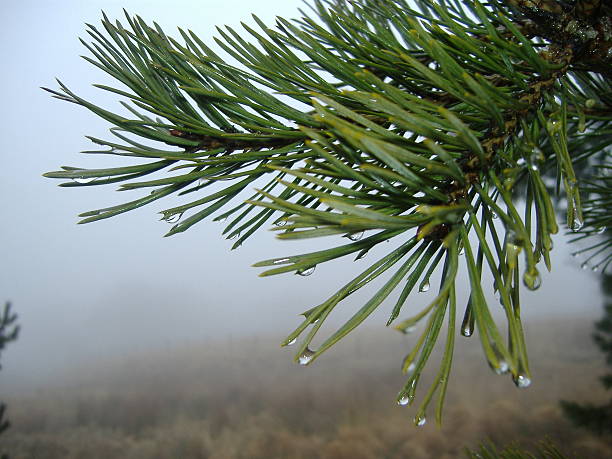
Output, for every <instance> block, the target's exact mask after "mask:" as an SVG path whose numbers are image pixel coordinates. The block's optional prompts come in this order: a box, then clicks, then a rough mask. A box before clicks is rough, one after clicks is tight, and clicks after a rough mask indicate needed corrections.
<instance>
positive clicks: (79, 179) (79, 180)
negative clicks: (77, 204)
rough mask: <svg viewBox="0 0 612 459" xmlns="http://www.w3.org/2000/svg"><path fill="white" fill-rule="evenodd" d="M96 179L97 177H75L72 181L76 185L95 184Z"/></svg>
mask: <svg viewBox="0 0 612 459" xmlns="http://www.w3.org/2000/svg"><path fill="white" fill-rule="evenodd" d="M95 179H96V178H95V177H75V178H73V179H72V181H73V182H76V183H90V182H93V181H94V180H95Z"/></svg>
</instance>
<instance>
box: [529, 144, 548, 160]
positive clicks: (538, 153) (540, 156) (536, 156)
mask: <svg viewBox="0 0 612 459" xmlns="http://www.w3.org/2000/svg"><path fill="white" fill-rule="evenodd" d="M545 159H546V157H545V156H544V152H543V151H542V150H541V149H540V148H539V147H533V150H531V162H532V163H539V162H542V161H544V160H545Z"/></svg>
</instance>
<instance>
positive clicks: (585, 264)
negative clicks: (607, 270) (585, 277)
mask: <svg viewBox="0 0 612 459" xmlns="http://www.w3.org/2000/svg"><path fill="white" fill-rule="evenodd" d="M588 267H589V264H588V263H587V262H586V261H585V262H584V263H582V264H581V265H580V268H582V269H587V268H588Z"/></svg>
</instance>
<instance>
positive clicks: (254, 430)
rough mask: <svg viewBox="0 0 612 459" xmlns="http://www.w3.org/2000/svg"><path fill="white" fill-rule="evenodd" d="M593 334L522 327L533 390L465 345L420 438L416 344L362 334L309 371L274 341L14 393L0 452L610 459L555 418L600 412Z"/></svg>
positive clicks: (48, 458) (172, 353)
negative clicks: (509, 454) (522, 452)
mask: <svg viewBox="0 0 612 459" xmlns="http://www.w3.org/2000/svg"><path fill="white" fill-rule="evenodd" d="M591 332H592V323H591V322H586V321H584V322H581V321H580V320H579V319H576V320H567V321H565V322H563V321H559V320H558V319H557V320H555V321H544V320H541V321H539V322H534V323H528V324H527V340H528V345H529V348H530V355H531V365H532V373H533V384H532V385H531V387H529V388H527V389H517V388H516V387H515V386H514V384H513V383H512V381H511V379H510V377H509V376H497V375H495V374H494V373H493V372H491V371H490V370H489V369H488V367H487V365H486V363H485V362H484V360H483V357H482V351H481V350H480V347H479V343H478V338H477V337H473V338H470V339H465V338H461V337H460V339H458V341H459V342H458V348H457V350H456V357H455V363H454V369H453V373H452V375H451V378H452V381H451V383H450V386H449V393H448V396H447V401H446V408H445V417H444V423H443V426H442V427H441V428H438V427H437V426H436V425H435V423H434V422H433V414H432V415H431V419H429V422H428V423H427V424H426V425H425V426H424V427H415V426H414V424H413V423H412V417H413V416H414V411H415V408H414V407H412V408H411V407H399V406H397V405H396V403H395V397H396V394H397V392H398V390H399V389H400V388H401V386H402V384H403V380H404V377H403V376H402V375H401V373H400V372H399V365H400V362H401V358H402V357H403V355H404V354H405V353H407V352H408V351H409V349H410V347H411V343H412V342H413V341H414V340H415V339H416V336H412V335H408V336H406V337H404V336H400V335H399V334H397V333H394V332H392V331H390V330H376V331H375V330H372V329H366V330H361V331H357V332H355V333H353V335H352V336H350V337H348V338H347V340H346V341H345V342H342V343H340V344H339V345H338V346H337V347H336V348H335V349H332V350H331V351H330V352H328V354H327V355H324V356H322V357H321V358H320V359H319V360H317V361H316V362H314V363H313V364H312V365H311V366H309V367H307V368H303V367H300V366H298V365H297V364H295V363H293V361H292V354H291V348H289V349H279V348H278V344H277V343H278V342H279V341H280V339H279V338H278V337H270V336H265V337H250V338H243V339H240V340H226V341H223V342H214V343H193V344H190V345H186V346H184V347H183V348H180V349H166V350H161V351H156V352H152V353H150V354H147V355H144V354H138V355H137V354H135V355H126V356H125V357H123V358H121V359H115V360H110V361H105V362H92V363H91V364H90V365H89V366H87V367H83V366H81V367H80V368H75V369H74V371H73V372H72V373H70V374H66V375H64V377H63V381H61V380H58V381H55V382H54V383H53V384H46V385H45V386H44V387H39V388H38V389H36V390H34V391H32V390H31V389H28V390H25V391H21V393H20V392H19V391H14V392H13V394H12V395H11V396H10V397H9V398H8V400H7V401H8V404H9V411H8V415H9V417H10V419H11V421H12V427H11V429H10V430H9V431H8V432H7V433H6V434H5V436H3V438H2V439H1V440H0V441H1V443H2V445H1V447H0V450H1V451H6V452H8V453H10V457H11V458H13V459H22V458H23V459H25V458H27V459H32V458H36V459H56V458H57V459H60V458H61V459H71V458H75V459H76V458H88V459H97V458H99V459H103V458H104V459H107V458H138V459H141V458H143V459H144V458H181V459H182V458H185V459H191V458H194V459H195V458H215V459H221V458H227V459H230V458H244V459H247V458H248V459H251V458H253V459H257V458H262V459H263V458H266V459H269V458H288V459H291V458H296V459H297V458H304V459H317V458H329V459H332V458H333V459H336V458H337V459H361V458H363V459H366V458H415V459H418V458H455V457H462V456H463V452H464V448H465V447H476V446H477V445H478V444H479V443H480V442H482V441H484V440H487V439H490V440H492V441H493V442H495V443H496V444H499V445H505V444H508V443H511V442H513V443H516V444H517V445H520V446H523V447H526V448H532V447H533V445H534V444H536V443H537V442H539V441H541V440H543V439H545V438H550V439H551V440H552V441H553V442H554V443H555V444H556V445H557V446H558V447H559V449H560V450H561V451H562V452H563V453H565V454H566V455H568V456H569V457H584V458H609V457H612V441H611V440H612V439H611V438H609V437H607V438H606V437H597V436H594V435H592V434H590V433H589V432H587V431H584V430H581V429H576V428H574V427H573V426H572V425H571V424H570V423H569V422H568V421H567V420H566V419H565V418H564V417H563V415H562V413H561V411H560V409H559V405H558V401H559V400H560V399H569V400H576V401H590V402H595V403H597V402H600V403H601V402H603V401H605V400H606V397H607V396H606V394H605V392H604V390H603V388H602V387H601V385H600V384H599V381H598V376H600V375H601V374H602V373H603V372H604V371H605V364H604V360H603V356H602V355H601V353H599V351H598V350H597V348H596V347H595V346H594V344H592V342H591V338H590V336H591ZM436 361H437V360H436V358H435V356H434V358H433V359H432V360H431V361H430V376H431V374H432V373H433V371H434V370H435V369H436V366H435V363H436ZM425 379H426V380H427V378H425ZM426 380H425V382H426ZM424 389H426V386H425V385H423V386H422V387H421V395H422V393H423V390H424ZM608 397H609V396H608ZM418 400H419V399H418V397H417V401H418ZM432 411H433V410H432Z"/></svg>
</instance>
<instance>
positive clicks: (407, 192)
mask: <svg viewBox="0 0 612 459" xmlns="http://www.w3.org/2000/svg"><path fill="white" fill-rule="evenodd" d="M507 3H508V4H509V5H510V7H508V6H506V5H505V4H504V3H499V2H489V3H487V2H480V1H467V0H466V1H464V2H459V1H454V0H452V1H446V0H440V1H418V2H416V4H417V5H418V8H417V9H414V8H412V7H410V5H409V3H408V2H406V1H404V0H395V1H387V2H381V1H368V0H363V1H357V0H355V1H348V0H347V1H344V0H336V1H314V2H313V5H312V13H311V15H308V14H306V13H302V18H300V19H298V20H294V21H288V20H285V19H282V18H278V20H277V24H276V25H277V27H276V29H271V28H268V27H267V26H266V25H265V24H263V23H262V22H261V21H260V20H259V19H258V18H256V17H255V18H254V20H255V22H256V23H257V25H258V30H255V29H253V28H252V27H250V26H247V25H246V24H245V25H244V28H245V30H246V34H248V35H250V37H251V41H252V42H253V43H256V44H253V43H252V42H250V41H247V40H245V39H244V38H243V36H242V35H241V34H239V33H237V32H236V31H234V30H233V29H231V28H229V27H227V28H225V29H221V28H219V29H218V32H219V34H220V38H218V39H216V45H217V46H218V47H219V48H221V49H222V50H223V51H225V52H226V53H227V54H228V55H229V56H231V57H232V58H234V59H235V60H237V61H238V62H239V63H240V66H232V65H229V64H227V63H226V62H225V61H224V59H223V57H221V56H219V55H218V54H217V53H216V52H215V51H213V50H212V49H211V48H210V47H209V46H208V44H206V43H203V42H202V41H201V40H200V39H199V38H198V37H197V36H196V35H195V34H194V33H192V32H191V31H185V30H181V29H179V33H180V35H181V39H180V40H176V39H174V38H172V37H170V36H168V35H166V34H165V33H164V31H163V30H162V29H161V28H160V27H159V26H158V25H156V24H153V26H149V25H147V24H146V23H145V21H143V20H142V19H141V18H139V17H131V16H129V15H127V14H126V21H127V26H124V25H123V24H121V23H120V22H118V21H117V22H111V21H110V20H109V19H108V18H107V17H106V16H105V17H104V20H103V21H102V24H103V27H104V33H103V32H102V31H99V30H98V29H96V28H95V27H94V26H91V25H90V26H89V30H88V33H89V35H90V36H91V38H92V39H93V42H92V43H91V44H88V43H86V42H85V41H84V42H83V43H84V45H85V46H86V47H87V48H88V49H89V51H90V52H91V54H92V56H93V57H86V58H85V59H87V60H88V61H89V62H91V63H92V64H93V65H95V66H97V67H99V68H100V69H102V70H103V71H105V72H107V73H108V74H110V75H111V76H113V77H114V78H115V79H116V80H117V81H118V83H119V84H118V85H117V87H109V86H103V85H97V86H98V87H100V88H102V89H104V90H107V91H111V92H113V93H116V94H117V95H119V96H121V97H123V98H125V99H126V100H127V101H124V102H123V104H124V106H125V108H126V111H125V112H124V113H113V112H110V111H108V110H105V109H103V108H101V107H98V106H96V105H95V104H92V103H91V102H89V101H87V100H84V99H83V98H81V97H79V96H78V95H76V94H75V93H74V92H72V91H71V90H69V89H68V88H67V87H66V86H65V85H64V84H62V83H60V90H59V91H55V90H49V91H50V92H52V93H53V94H54V95H55V96H56V97H58V98H60V99H63V100H66V101H69V102H73V103H75V104H77V105H81V106H83V107H85V108H87V109H89V110H90V111H92V112H93V113H95V114H96V115H98V116H100V117H102V118H104V119H106V120H107V121H109V122H110V123H111V124H112V125H113V127H112V128H111V132H112V134H113V135H114V136H115V137H116V139H117V140H112V141H111V140H102V139H94V138H92V140H93V141H94V142H95V143H96V144H99V145H102V146H103V147H105V149H102V150H96V151H89V152H87V153H88V154H108V155H120V156H126V157H130V158H133V159H134V165H132V166H128V167H117V168H104V169H84V168H79V167H68V166H64V167H62V170H60V171H55V172H49V173H47V174H45V175H46V176H47V177H51V178H59V179H69V181H67V182H65V183H62V184H61V185H62V186H77V187H79V186H94V185H102V184H110V183H118V182H123V183H122V185H121V187H120V189H121V190H130V191H133V192H140V193H142V194H141V196H140V197H139V198H137V199H135V200H132V201H130V202H127V203H125V204H122V205H118V206H113V207H107V208H102V209H98V210H94V211H90V212H85V213H83V214H81V217H83V220H81V223H87V222H92V221H96V220H100V219H105V218H109V217H112V216H115V215H118V214H121V213H123V212H127V211H129V210H132V209H135V208H137V207H141V206H144V205H146V204H149V203H151V202H153V201H156V200H158V199H161V198H164V197H165V196H168V195H170V194H178V195H180V196H185V199H186V202H185V204H182V205H180V206H176V207H173V208H169V209H166V210H164V211H163V212H162V219H163V220H166V221H168V222H171V223H174V226H173V227H172V229H171V230H170V231H169V232H168V234H167V235H172V234H176V233H180V232H182V231H185V230H187V229H188V228H190V227H192V226H193V225H194V224H196V223H198V222H200V221H201V220H203V219H205V218H207V217H210V216H213V215H214V219H215V220H225V219H228V224H227V226H226V228H225V231H224V234H225V235H226V236H227V237H228V238H234V239H236V242H235V244H234V248H236V247H239V246H240V245H241V244H242V243H243V242H245V241H246V240H247V239H248V238H249V237H250V236H251V235H252V234H253V233H254V232H255V231H257V230H258V229H260V228H261V227H262V226H264V225H267V224H269V223H272V222H274V223H276V224H277V225H278V226H277V227H276V228H275V229H276V231H277V232H278V237H279V238H281V239H301V238H311V237H322V236H327V237H328V238H329V239H328V240H330V243H331V247H330V248H329V249H325V250H319V251H316V252H311V253H305V254H298V255H293V256H287V257H281V258H275V259H270V260H265V261H262V262H259V263H257V264H255V266H257V267H263V268H266V270H265V271H264V272H263V273H262V274H261V275H262V276H268V275H274V274H281V273H297V274H301V275H308V274H311V273H312V272H313V270H314V268H315V267H316V266H317V265H319V264H322V263H325V262H326V261H329V260H332V259H336V258H339V257H345V256H348V255H350V256H352V257H354V258H355V259H356V260H360V259H362V258H363V257H364V256H365V254H366V253H368V251H370V250H371V249H373V248H374V247H378V248H379V249H380V251H385V249H384V246H381V244H382V243H383V242H385V241H388V240H390V239H394V240H395V241H397V242H398V243H397V244H396V245H394V246H393V247H396V248H393V249H386V253H384V254H383V255H382V256H380V258H379V259H378V260H373V261H372V262H370V263H368V262H367V260H364V261H361V263H364V264H366V266H365V267H364V270H363V272H362V273H361V274H360V275H359V276H357V277H355V278H354V279H353V280H351V281H349V282H348V283H346V284H345V285H344V286H343V287H342V288H341V289H339V290H338V291H337V292H336V293H335V294H334V295H332V296H331V297H329V298H327V299H323V301H322V303H321V304H319V305H317V306H315V307H313V308H311V309H308V310H307V311H305V312H304V313H303V314H302V315H303V316H304V320H303V322H302V324H301V325H300V326H299V327H298V328H297V329H296V330H295V331H294V332H292V333H290V334H289V336H288V337H287V338H286V340H285V341H284V342H283V345H289V344H291V343H293V342H294V341H296V340H298V339H299V340H300V342H299V344H298V345H296V348H297V352H296V355H295V360H296V361H299V362H300V363H303V364H308V363H310V362H312V361H313V360H315V359H317V358H318V357H319V356H320V355H321V354H322V353H323V352H325V351H326V350H327V349H329V348H330V347H332V346H333V345H334V344H335V343H336V342H338V341H339V340H340V339H342V338H343V337H344V336H346V335H347V334H348V333H350V332H351V331H352V330H354V329H355V328H356V327H357V326H358V325H360V324H361V323H362V322H363V321H364V320H365V319H366V318H367V317H368V316H369V315H370V314H372V312H374V311H375V310H376V309H377V308H378V307H379V306H380V305H381V304H382V303H383V302H384V301H388V300H389V299H390V298H391V297H392V295H393V294H395V295H396V298H394V299H393V300H392V304H393V305H394V306H393V308H392V312H391V314H390V317H389V320H388V322H387V325H391V324H393V323H395V325H394V326H395V328H396V329H397V330H400V331H402V332H406V331H408V330H410V329H411V328H412V327H413V325H414V324H416V323H417V322H419V321H421V320H423V321H426V322H427V325H426V326H425V327H424V330H423V332H422V334H421V336H420V338H419V339H418V342H417V345H416V346H415V348H414V349H413V350H412V351H411V352H410V353H409V354H408V355H407V357H406V358H405V360H404V363H403V369H404V371H405V372H407V373H409V375H408V380H407V382H406V385H405V386H404V388H403V389H402V390H401V391H400V393H399V394H398V402H399V403H400V404H407V403H410V404H411V403H412V402H413V400H414V398H415V393H416V390H417V386H418V383H419V379H420V377H421V374H422V371H423V368H424V367H425V365H426V363H427V361H428V359H429V356H430V355H431V353H432V351H433V348H434V346H435V345H436V342H437V340H438V338H439V337H440V336H441V335H445V339H446V344H445V346H444V355H443V357H442V360H441V364H440V369H439V372H438V375H437V377H436V378H435V380H434V382H433V384H432V385H431V387H430V389H429V391H428V392H427V393H426V394H425V395H424V399H423V402H422V403H421V406H420V408H419V409H418V410H417V413H416V416H415V422H416V423H417V424H423V423H424V422H425V414H426V411H427V409H428V406H429V404H430V402H431V401H432V400H433V398H434V396H437V403H436V408H435V413H436V419H437V420H438V422H439V421H440V419H441V412H442V406H443V401H444V394H445V391H446V387H447V384H448V382H449V377H450V370H451V363H452V355H453V348H454V339H455V335H456V334H457V332H458V330H459V329H460V330H461V332H462V334H463V335H464V336H471V335H472V334H474V332H475V331H476V332H477V335H478V337H479V340H480V342H481V344H482V349H483V352H484V354H485V357H486V360H487V362H488V364H489V365H490V366H491V367H492V369H493V370H494V371H496V372H498V373H500V374H504V373H509V374H510V375H511V377H512V379H513V380H514V382H515V384H516V385H517V386H519V387H526V386H528V385H529V383H530V378H531V376H530V371H529V365H528V359H527V350H526V343H525V340H524V336H523V330H522V323H521V313H520V311H521V306H520V289H521V284H524V285H525V286H526V287H527V288H528V289H531V290H536V289H537V288H538V287H539V286H540V283H541V281H540V275H539V270H540V269H541V265H542V264H544V265H545V266H546V267H547V268H548V269H551V263H550V255H549V254H550V251H551V250H552V239H551V235H552V234H555V233H557V232H558V224H557V222H556V216H555V203H556V204H557V205H559V204H561V205H563V206H565V207H566V209H567V212H566V214H567V219H566V221H567V224H568V227H569V228H570V229H571V230H572V231H575V232H577V233H579V237H582V236H585V237H595V238H597V239H596V240H597V241H599V238H600V235H598V234H597V233H599V232H600V229H601V228H602V226H601V225H607V224H608V223H609V218H610V217H609V215H608V213H605V212H604V213H602V212H601V210H600V209H601V206H602V205H604V204H605V203H608V202H609V201H610V190H611V189H612V188H611V187H610V186H609V185H610V184H609V179H608V176H607V175H606V173H607V171H609V169H610V165H609V155H610V151H609V146H610V143H611V141H612V134H611V131H610V122H611V121H612V109H611V107H612V87H611V86H610V82H609V80H608V78H607V76H606V72H605V71H600V67H601V66H599V65H596V64H605V63H607V59H608V57H606V56H607V54H605V53H604V54H602V56H604V57H602V58H601V59H600V60H599V61H597V63H593V59H592V56H593V55H594V54H593V53H595V54H596V52H597V53H598V52H599V51H601V50H603V49H604V48H605V50H608V49H609V48H610V45H609V43H608V42H607V41H606V40H605V39H604V38H605V37H606V36H607V35H606V33H607V29H605V30H604V29H601V27H604V26H603V25H602V24H603V22H601V21H604V20H606V18H608V20H609V17H610V14H609V13H610V11H609V8H608V6H607V4H604V3H602V4H601V5H600V4H599V2H597V8H596V9H595V10H593V11H591V12H590V13H589V12H588V11H586V10H585V11H583V10H580V12H578V10H576V11H574V13H575V14H580V21H578V22H577V23H576V27H577V28H578V30H579V31H581V33H582V34H586V35H585V37H586V38H584V37H583V38H581V39H578V38H577V35H576V33H575V31H574V30H573V29H572V30H571V31H570V30H569V29H568V30H567V31H565V32H559V33H557V32H555V33H552V32H550V27H549V25H550V24H548V25H547V26H546V27H539V28H538V27H537V26H538V20H540V21H542V17H546V21H548V22H550V21H551V20H552V21H559V24H561V25H563V24H565V22H564V21H566V20H567V19H568V16H567V14H570V13H571V14H574V13H572V12H571V11H570V12H567V14H566V12H563V14H561V12H559V11H556V10H554V11H552V12H550V11H549V12H546V14H544V12H545V9H546V8H545V7H546V5H548V4H549V3H550V2H544V1H543V2H540V3H541V5H539V6H537V7H535V6H534V7H533V8H532V7H531V6H530V7H529V8H527V9H528V11H527V10H525V2H523V1H516V2H507ZM527 3H529V4H531V2H527ZM553 3H554V2H553ZM555 4H556V3H555ZM549 6H550V5H549ZM534 9H535V10H541V11H540V12H541V13H542V14H541V15H540V16H541V17H540V16H537V15H536V17H535V18H534V17H532V16H533V14H532V13H533V12H534ZM564 11H565V10H564ZM589 11H590V10H589ZM538 17H540V19H538ZM602 18H603V19H602ZM604 22H605V21H604ZM600 26H601V27H600ZM591 29H593V31H592V30H591ZM600 29H601V30H600ZM593 34H595V35H593ZM580 36H581V37H582V35H580ZM589 37H590V38H589ZM600 48H601V49H600ZM585 49H589V50H590V51H589V52H590V54H589V55H588V56H585V54H584V50H585ZM604 67H605V66H604ZM162 171H163V172H162ZM162 173H163V174H164V175H160V174H162ZM151 174H154V177H153V178H151V179H142V177H144V176H146V175H151ZM155 174H156V175H155ZM551 176H552V177H555V178H554V179H553V180H554V188H555V189H556V194H557V195H561V193H562V194H563V198H559V199H555V197H554V195H553V194H551V192H550V191H549V189H548V188H547V186H549V185H547V184H546V183H545V181H546V179H547V177H551ZM585 177H591V178H590V179H586V178H585ZM583 185H584V186H585V190H587V191H586V193H588V194H585V191H584V190H581V186H583ZM247 188H256V192H255V193H254V194H253V195H252V196H250V197H248V194H247V195H244V192H245V190H246V189H247ZM191 196H198V197H197V198H191V199H189V198H190V197H191ZM245 198H248V199H246V200H245ZM583 200H585V201H586V203H587V204H588V205H587V206H586V207H585V206H583V203H582V201H583ZM364 233H365V234H364ZM338 236H347V238H348V241H347V240H346V239H341V238H339V237H338ZM604 236H605V241H604V242H603V243H602V244H603V245H597V246H596V249H595V250H596V256H597V257H599V258H598V259H597V266H598V267H599V268H601V269H602V270H605V269H606V268H607V266H608V264H609V262H610V261H611V260H612V250H611V247H612V241H610V239H609V238H608V236H609V231H608V232H605V234H604ZM596 244H600V243H599V242H597V243H596ZM521 255H522V256H521ZM542 262H543V263H542ZM460 270H467V272H468V274H469V284H470V285H469V286H470V291H471V295H470V297H469V298H457V297H456V282H457V279H458V277H457V275H458V273H459V272H460ZM435 271H439V272H441V282H440V286H439V290H438V294H437V296H436V297H435V298H434V299H433V301H432V302H431V303H430V304H429V305H428V306H427V307H426V308H424V309H423V310H422V311H420V312H417V311H408V312H407V313H408V314H409V317H408V318H407V319H404V320H401V321H398V318H399V317H400V315H401V314H405V313H406V310H405V307H406V304H407V299H408V297H409V296H410V294H411V292H413V291H414V290H415V287H416V286H417V285H418V286H419V287H418V289H419V290H426V289H428V288H429V285H430V276H431V275H432V273H434V272H435ZM487 273H488V275H490V276H491V277H492V278H493V280H494V282H493V285H485V284H484V283H482V282H481V279H482V277H483V275H487ZM380 276H382V277H381V279H386V280H385V282H384V284H383V285H382V286H381V287H379V289H378V291H375V292H373V293H372V295H371V298H370V300H369V301H366V303H365V304H364V305H363V306H362V307H361V308H360V309H358V310H357V311H356V312H355V313H354V315H353V316H352V317H351V318H350V319H349V320H348V321H347V322H346V323H345V324H344V325H342V326H341V327H340V328H339V329H338V330H337V331H336V332H334V333H332V334H331V335H330V336H328V337H327V338H325V339H324V340H323V342H322V344H321V345H320V346H318V348H317V349H311V346H312V347H314V345H313V344H312V342H313V340H314V338H315V336H316V335H317V334H318V332H319V330H320V328H321V326H322V324H323V322H324V321H325V319H326V318H327V317H328V316H329V315H330V314H332V313H333V311H334V309H335V307H336V306H337V305H338V304H339V303H340V302H341V301H343V300H345V299H346V298H348V297H349V296H350V295H352V294H353V293H355V292H356V291H358V290H360V289H361V288H364V287H367V286H368V285H369V284H370V283H371V281H373V280H375V279H377V278H379V277H380ZM487 290H488V291H495V292H496V293H497V294H498V296H499V302H500V303H501V305H502V307H503V309H504V311H505V319H506V322H507V324H506V325H507V327H506V328H507V329H508V333H507V337H504V336H503V334H502V332H501V330H500V327H499V326H498V324H496V323H495V321H494V320H493V317H492V314H491V312H490V307H489V305H488V304H487V300H486V292H487ZM458 302H460V304H461V303H462V302H465V303H466V306H465V309H464V314H463V316H464V320H463V323H462V324H461V326H459V325H460V322H458V318H457V314H458V307H459V305H460V304H458ZM494 307H498V306H497V305H496V306H494ZM396 321H397V322H396ZM445 324H446V325H445Z"/></svg>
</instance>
